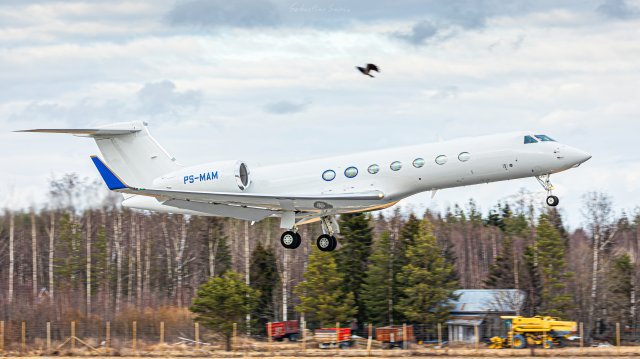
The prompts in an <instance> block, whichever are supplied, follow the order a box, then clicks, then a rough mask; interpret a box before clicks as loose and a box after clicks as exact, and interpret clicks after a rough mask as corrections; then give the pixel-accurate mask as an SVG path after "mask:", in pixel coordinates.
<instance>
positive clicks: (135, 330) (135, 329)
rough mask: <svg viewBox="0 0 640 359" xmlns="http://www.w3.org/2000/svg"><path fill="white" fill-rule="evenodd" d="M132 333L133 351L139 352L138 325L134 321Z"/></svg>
mask: <svg viewBox="0 0 640 359" xmlns="http://www.w3.org/2000/svg"><path fill="white" fill-rule="evenodd" d="M131 329H132V331H131V334H132V335H133V342H132V343H131V347H132V348H133V350H137V349H138V323H137V322H136V321H135V320H134V321H133V323H132V328H131Z"/></svg>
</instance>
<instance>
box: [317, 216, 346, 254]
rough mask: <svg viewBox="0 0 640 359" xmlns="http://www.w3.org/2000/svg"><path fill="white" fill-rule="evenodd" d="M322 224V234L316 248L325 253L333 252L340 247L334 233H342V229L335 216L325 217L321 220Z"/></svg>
mask: <svg viewBox="0 0 640 359" xmlns="http://www.w3.org/2000/svg"><path fill="white" fill-rule="evenodd" d="M320 223H321V224H322V232H324V234H322V235H321V236H320V237H318V240H317V241H316V246H317V247H318V249H319V250H321V251H323V252H331V251H332V250H334V249H336V247H337V246H338V240H337V239H336V237H335V236H334V233H340V227H339V226H338V222H337V221H336V219H335V217H333V216H325V217H322V218H320Z"/></svg>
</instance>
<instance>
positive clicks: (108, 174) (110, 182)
mask: <svg viewBox="0 0 640 359" xmlns="http://www.w3.org/2000/svg"><path fill="white" fill-rule="evenodd" d="M91 160H92V161H93V164H94V165H96V168H97V169H98V172H100V176H102V179H103V180H104V183H106V184H107V187H109V189H110V190H116V189H123V188H128V187H129V186H127V185H126V184H124V182H122V180H121V179H120V178H119V177H118V175H116V174H115V173H113V171H111V169H110V168H109V167H107V165H105V164H104V162H102V160H101V159H100V158H98V156H91Z"/></svg>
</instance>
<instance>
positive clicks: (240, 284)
mask: <svg viewBox="0 0 640 359" xmlns="http://www.w3.org/2000/svg"><path fill="white" fill-rule="evenodd" d="M259 296H260V291H258V290H255V289H253V288H251V287H249V286H248V285H246V284H245V283H244V279H243V277H242V276H241V275H240V274H239V273H236V272H233V271H227V272H226V273H225V274H224V276H222V277H213V278H211V279H209V281H208V282H206V283H204V284H203V285H202V286H200V288H199V289H198V292H197V294H196V298H194V299H193V304H192V305H191V307H190V308H189V309H190V310H191V311H192V312H193V313H195V314H196V317H195V320H196V321H197V322H199V323H202V325H204V326H205V327H207V328H209V329H211V330H213V331H214V332H216V333H218V334H220V335H222V336H223V337H224V338H225V343H226V350H227V351H229V350H231V336H232V334H233V324H234V323H236V324H237V326H238V330H239V331H241V332H242V331H243V329H246V321H245V317H246V315H247V314H249V313H250V312H251V311H252V310H253V309H254V308H255V306H256V305H257V303H258V298H259Z"/></svg>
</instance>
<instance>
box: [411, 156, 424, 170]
mask: <svg viewBox="0 0 640 359" xmlns="http://www.w3.org/2000/svg"><path fill="white" fill-rule="evenodd" d="M422 166H424V158H416V159H415V160H413V167H415V168H420V167H422Z"/></svg>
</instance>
